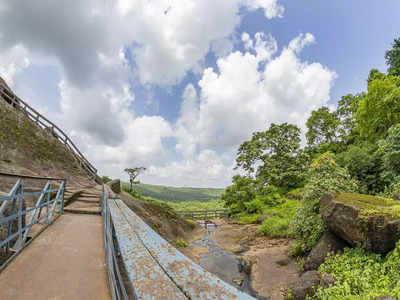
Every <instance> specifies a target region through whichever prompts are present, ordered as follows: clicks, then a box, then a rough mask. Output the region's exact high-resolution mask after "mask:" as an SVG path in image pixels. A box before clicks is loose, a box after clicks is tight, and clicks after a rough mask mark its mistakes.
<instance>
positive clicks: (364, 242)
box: [320, 193, 400, 253]
mask: <svg viewBox="0 0 400 300" xmlns="http://www.w3.org/2000/svg"><path fill="white" fill-rule="evenodd" d="M389 201H390V200H389ZM390 205H391V204H390V203H389V202H388V201H386V200H384V199H382V198H378V197H374V196H367V195H359V194H333V193H328V194H326V195H324V196H323V197H322V198H321V204H320V213H321V216H322V218H323V220H324V221H325V223H326V225H327V227H328V228H329V230H330V231H331V232H333V233H334V234H336V235H337V236H339V237H340V238H342V239H343V240H345V241H347V242H348V243H349V244H350V245H351V246H358V247H362V248H364V249H365V250H367V251H372V252H375V253H387V252H389V251H391V250H393V249H394V247H395V244H396V242H397V241H398V240H399V239H400V221H399V219H398V218H393V217H391V213H392V211H391V206H390ZM393 213H394V212H393Z"/></svg>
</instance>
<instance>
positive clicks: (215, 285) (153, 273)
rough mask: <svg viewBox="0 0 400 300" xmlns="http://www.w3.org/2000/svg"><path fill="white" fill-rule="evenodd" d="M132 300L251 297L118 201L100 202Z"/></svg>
mask: <svg viewBox="0 0 400 300" xmlns="http://www.w3.org/2000/svg"><path fill="white" fill-rule="evenodd" d="M104 201H105V204H104V207H107V206H108V207H109V210H110V216H111V223H112V224H113V226H114V229H115V235H116V239H117V241H118V246H119V249H120V252H121V256H122V260H123V262H124V266H125V271H126V273H127V274H128V277H129V282H130V286H131V288H132V290H133V291H134V297H137V298H138V299H160V300H161V299H163V300H164V299H165V300H168V299H199V300H205V299H207V300H208V299H219V300H228V299H229V300H230V299H243V300H245V299H246V300H250V299H254V298H253V297H251V296H249V295H247V294H245V293H243V292H241V291H239V290H238V289H237V288H235V287H233V286H231V285H229V284H228V283H226V282H224V281H222V280H221V279H219V278H218V277H216V276H214V275H213V274H211V273H209V272H208V271H206V270H204V269H203V268H202V267H200V266H199V265H197V264H195V263H194V262H193V261H191V260H190V259H188V258H187V257H186V256H184V255H183V254H182V253H181V252H179V251H178V250H177V249H175V248H174V247H173V246H171V245H170V244H169V243H168V242H167V241H166V240H164V239H163V238H162V237H161V236H159V235H158V234H157V233H156V232H155V231H154V230H152V229H151V228H150V227H149V226H148V225H147V224H146V223H145V222H143V221H142V220H141V219H140V218H139V217H138V216H137V215H136V214H135V213H134V212H133V211H132V210H130V209H129V208H128V207H127V206H126V205H125V204H124V203H123V201H122V200H121V199H104Z"/></svg>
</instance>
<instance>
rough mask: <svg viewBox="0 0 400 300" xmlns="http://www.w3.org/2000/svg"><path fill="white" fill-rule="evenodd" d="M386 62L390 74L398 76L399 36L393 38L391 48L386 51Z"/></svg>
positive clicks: (399, 58)
mask: <svg viewBox="0 0 400 300" xmlns="http://www.w3.org/2000/svg"><path fill="white" fill-rule="evenodd" d="M385 58H386V64H387V65H388V67H389V68H388V73H389V74H390V75H395V76H400V38H397V39H395V40H394V42H393V45H392V49H390V50H388V51H386V54H385Z"/></svg>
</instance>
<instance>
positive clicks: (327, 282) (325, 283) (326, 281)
mask: <svg viewBox="0 0 400 300" xmlns="http://www.w3.org/2000/svg"><path fill="white" fill-rule="evenodd" d="M334 284H335V278H333V276H332V275H331V274H328V273H322V274H321V286H322V287H323V288H324V289H326V288H328V287H330V286H332V285H334Z"/></svg>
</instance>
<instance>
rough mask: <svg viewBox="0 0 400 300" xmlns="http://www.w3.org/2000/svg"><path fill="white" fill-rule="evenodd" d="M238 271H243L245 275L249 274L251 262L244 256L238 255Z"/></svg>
mask: <svg viewBox="0 0 400 300" xmlns="http://www.w3.org/2000/svg"><path fill="white" fill-rule="evenodd" d="M238 266H239V272H240V273H245V274H247V275H250V274H251V262H250V261H248V260H247V259H245V258H244V257H239V259H238Z"/></svg>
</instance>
